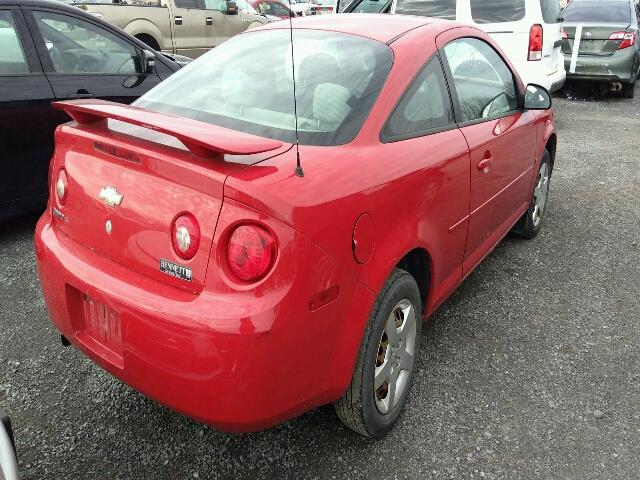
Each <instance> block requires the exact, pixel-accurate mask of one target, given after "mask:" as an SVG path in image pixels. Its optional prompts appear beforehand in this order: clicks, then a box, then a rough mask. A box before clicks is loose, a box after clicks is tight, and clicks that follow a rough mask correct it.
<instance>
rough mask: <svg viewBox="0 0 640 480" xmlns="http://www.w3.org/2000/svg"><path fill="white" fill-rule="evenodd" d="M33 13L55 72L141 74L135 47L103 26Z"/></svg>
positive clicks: (69, 18) (46, 13) (52, 14)
mask: <svg viewBox="0 0 640 480" xmlns="http://www.w3.org/2000/svg"><path fill="white" fill-rule="evenodd" d="M33 15H34V17H35V19H36V23H37V25H38V28H39V30H40V33H41V34H42V37H43V38H44V41H45V45H46V47H47V51H48V52H49V56H50V57H51V63H52V64H53V68H54V70H55V71H56V72H58V73H65V74H74V73H78V74H82V73H84V74H86V73H93V74H110V75H135V74H136V73H140V72H139V68H138V64H139V62H138V54H137V51H136V49H135V47H134V46H133V45H131V44H129V43H128V42H126V41H125V40H123V39H121V38H120V37H117V36H116V35H114V34H112V33H110V32H109V31H107V30H105V29H103V28H102V27H98V26H96V25H94V24H92V23H89V22H86V21H84V20H81V19H79V18H75V17H69V16H67V15H59V14H57V13H50V12H38V11H34V12H33Z"/></svg>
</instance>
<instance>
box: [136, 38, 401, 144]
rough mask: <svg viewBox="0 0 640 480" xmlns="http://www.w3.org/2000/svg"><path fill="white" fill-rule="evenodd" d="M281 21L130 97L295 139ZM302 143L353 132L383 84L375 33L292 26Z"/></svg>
mask: <svg viewBox="0 0 640 480" xmlns="http://www.w3.org/2000/svg"><path fill="white" fill-rule="evenodd" d="M289 35H290V32H289V30H287V29H282V30H269V31H258V32H250V33H244V34H241V35H238V36H236V37H234V38H232V39H231V40H229V41H227V42H225V43H224V44H223V45H222V46H220V47H217V48H214V49H213V50H211V51H210V52H208V53H207V54H205V55H203V56H202V57H200V58H198V59H197V60H195V61H194V62H192V63H190V64H189V65H187V66H186V67H185V68H183V69H181V70H180V71H178V72H177V73H175V74H174V75H172V76H171V77H169V78H168V79H167V80H165V81H164V82H162V83H161V84H160V85H158V86H157V87H155V88H154V89H152V90H151V91H149V92H148V93H147V94H145V95H143V96H142V97H141V98H140V99H139V100H138V101H136V102H135V104H134V105H136V106H138V107H143V108H147V109H150V110H155V111H159V112H165V113H170V114H173V115H178V116H182V117H187V118H191V119H195V120H199V121H203V122H207V123H211V124H214V125H218V126H221V127H226V128H231V129H234V130H239V131H243V132H247V133H251V134H254V135H259V136H262V137H267V138H273V139H278V140H282V141H285V142H290V143H293V142H295V138H296V136H295V116H294V102H293V75H292V68H291V40H290V36H289ZM293 42H294V58H295V73H296V98H297V111H298V130H299V137H300V143H302V144H306V145H341V144H344V143H348V142H350V141H351V140H353V138H354V137H355V136H356V134H357V133H358V131H359V130H360V128H361V127H362V124H363V123H364V121H365V119H366V117H367V115H368V113H369V111H370V110H371V107H372V106H373V103H374V102H375V100H376V98H377V97H378V94H379V92H380V90H381V88H382V85H383V84H384V82H385V80H386V78H387V76H388V74H389V70H390V69H391V64H392V61H393V53H392V52H391V49H390V48H389V46H387V45H385V44H384V43H381V42H377V41H374V40H370V39H366V38H362V37H358V36H355V35H348V34H342V33H335V32H322V31H314V30H294V31H293Z"/></svg>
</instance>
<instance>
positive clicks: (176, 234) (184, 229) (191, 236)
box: [171, 213, 200, 260]
mask: <svg viewBox="0 0 640 480" xmlns="http://www.w3.org/2000/svg"><path fill="white" fill-rule="evenodd" d="M171 241H172V243H173V249H174V250H175V252H176V254H177V255H178V256H179V257H180V258H182V259H184V260H189V259H191V258H193V257H194V256H195V254H196V252H197V251H198V247H199V246H200V227H199V226H198V222H197V221H196V219H195V218H193V216H192V215H190V214H188V213H185V214H184V215H180V216H179V217H178V218H176V220H175V221H174V222H173V227H172V229H171Z"/></svg>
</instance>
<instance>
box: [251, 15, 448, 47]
mask: <svg viewBox="0 0 640 480" xmlns="http://www.w3.org/2000/svg"><path fill="white" fill-rule="evenodd" d="M435 23H442V24H443V25H444V24H446V25H448V26H451V25H454V24H455V23H454V22H449V21H447V20H437V19H434V18H429V17H420V16H417V15H388V14H385V13H382V14H377V13H345V14H339V15H311V16H308V17H302V18H295V19H293V21H292V22H291V24H292V26H293V29H294V30H298V29H308V30H324V31H327V32H338V33H350V34H352V35H358V36H360V37H367V38H371V39H373V40H378V41H379V42H384V43H390V42H391V41H393V40H394V39H396V38H398V37H401V36H402V35H404V34H405V33H407V32H409V31H411V30H413V29H415V28H418V27H422V26H424V25H430V24H435ZM288 28H289V22H286V21H281V22H273V23H270V24H268V25H265V26H263V27H260V28H258V29H256V30H273V29H288Z"/></svg>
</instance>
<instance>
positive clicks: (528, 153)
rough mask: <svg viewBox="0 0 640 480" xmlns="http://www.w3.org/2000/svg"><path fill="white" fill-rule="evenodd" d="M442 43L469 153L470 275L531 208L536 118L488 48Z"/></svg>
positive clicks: (471, 42)
mask: <svg viewBox="0 0 640 480" xmlns="http://www.w3.org/2000/svg"><path fill="white" fill-rule="evenodd" d="M439 40H443V41H441V42H440V43H439V48H440V49H441V52H442V53H443V58H444V59H445V60H446V61H445V63H446V65H447V70H448V75H449V77H450V78H449V81H450V84H451V83H453V85H454V87H453V88H452V92H451V93H452V95H453V96H454V97H455V98H454V104H455V106H456V117H457V118H456V119H457V121H458V124H459V126H460V129H461V131H462V133H463V134H464V136H465V138H466V140H467V143H468V145H469V151H470V160H471V168H470V170H471V196H470V202H469V210H470V214H469V215H470V217H469V232H468V236H467V246H466V249H465V256H464V263H463V271H464V274H465V275H467V274H468V273H469V272H470V271H471V270H473V269H474V268H475V266H476V265H477V264H478V263H479V262H480V261H481V260H482V259H483V258H484V257H485V256H486V255H487V253H488V252H490V251H491V249H493V248H494V247H495V245H496V244H497V243H498V242H499V241H500V240H501V239H502V238H503V237H504V235H506V234H507V233H508V232H509V230H510V229H511V227H512V226H513V225H514V223H515V222H516V221H517V220H518V218H520V216H521V215H522V214H523V213H524V211H525V210H526V208H527V205H528V200H529V187H530V185H531V179H532V168H533V166H534V161H535V141H536V133H535V129H534V128H533V126H532V124H531V122H532V121H533V116H532V114H531V113H529V112H525V111H524V109H523V108H522V106H521V105H522V100H521V94H520V92H519V86H518V82H517V80H516V76H515V75H514V73H513V72H512V70H511V69H510V67H509V66H508V63H507V62H505V61H504V60H503V59H502V57H501V56H500V54H499V53H498V52H497V51H496V50H494V48H493V47H492V46H491V45H490V44H489V43H487V42H486V41H484V40H482V39H480V38H472V37H463V38H458V39H455V40H451V41H447V40H448V39H446V38H442V39H439Z"/></svg>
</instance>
